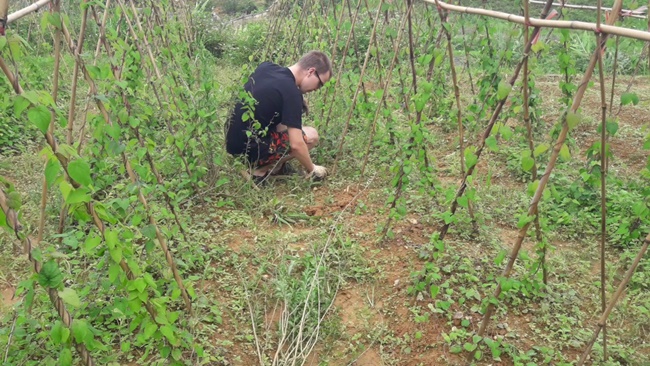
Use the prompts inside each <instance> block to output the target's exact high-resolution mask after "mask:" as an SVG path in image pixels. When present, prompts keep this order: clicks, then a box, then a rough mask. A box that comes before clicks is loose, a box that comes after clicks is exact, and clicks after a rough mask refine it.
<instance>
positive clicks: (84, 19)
mask: <svg viewBox="0 0 650 366" xmlns="http://www.w3.org/2000/svg"><path fill="white" fill-rule="evenodd" d="M81 4H82V5H81V7H82V8H83V12H82V13H81V29H80V30H79V39H78V40H77V48H76V49H75V50H74V56H75V63H74V71H73V72H72V91H71V95H70V110H69V112H68V134H67V135H66V143H67V144H68V145H72V142H73V140H72V131H73V129H74V120H75V107H76V103H77V81H78V77H79V62H80V60H81V57H80V55H81V51H82V50H83V44H84V38H85V36H86V24H87V20H88V7H87V6H84V4H86V0H82V2H81Z"/></svg>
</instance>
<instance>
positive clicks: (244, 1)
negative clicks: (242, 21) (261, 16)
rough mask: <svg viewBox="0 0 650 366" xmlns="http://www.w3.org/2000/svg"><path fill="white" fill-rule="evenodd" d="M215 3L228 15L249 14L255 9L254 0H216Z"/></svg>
mask: <svg viewBox="0 0 650 366" xmlns="http://www.w3.org/2000/svg"><path fill="white" fill-rule="evenodd" d="M215 5H216V6H217V7H219V8H221V10H222V11H223V12H224V13H226V14H229V15H236V14H250V13H252V12H254V11H256V10H257V5H256V4H255V1H254V0H218V1H216V3H215Z"/></svg>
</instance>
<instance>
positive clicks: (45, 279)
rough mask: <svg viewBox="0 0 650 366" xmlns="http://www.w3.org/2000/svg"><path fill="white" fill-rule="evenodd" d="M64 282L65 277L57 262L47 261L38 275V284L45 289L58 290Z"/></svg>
mask: <svg viewBox="0 0 650 366" xmlns="http://www.w3.org/2000/svg"><path fill="white" fill-rule="evenodd" d="M62 282H63V275H62V274H61V270H59V265H58V264H57V263H56V262H55V261H52V260H50V261H47V262H45V264H43V266H42V267H41V271H40V272H39V274H38V283H39V284H40V285H41V286H43V287H45V288H57V287H59V286H60V285H61V283H62Z"/></svg>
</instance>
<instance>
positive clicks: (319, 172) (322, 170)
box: [307, 164, 327, 179]
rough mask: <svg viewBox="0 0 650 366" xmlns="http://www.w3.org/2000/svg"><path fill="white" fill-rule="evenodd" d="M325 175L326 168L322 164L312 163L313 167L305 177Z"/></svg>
mask: <svg viewBox="0 0 650 366" xmlns="http://www.w3.org/2000/svg"><path fill="white" fill-rule="evenodd" d="M326 176H327V169H325V167H324V166H320V165H316V164H314V169H313V170H312V171H311V172H310V173H309V174H307V178H316V179H323V178H325V177H326Z"/></svg>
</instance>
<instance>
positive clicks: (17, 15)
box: [5, 0, 52, 24]
mask: <svg viewBox="0 0 650 366" xmlns="http://www.w3.org/2000/svg"><path fill="white" fill-rule="evenodd" d="M5 1H8V0H5ZM51 1H52V0H39V1H37V2H35V3H33V4H32V5H29V6H26V7H24V8H22V9H20V10H18V11H15V12H13V13H11V14H9V16H7V24H10V23H13V22H15V21H16V20H18V19H20V18H22V17H24V16H25V15H28V14H30V13H33V12H35V11H37V10H38V9H40V8H42V7H44V6H45V5H47V4H48V3H50V2H51Z"/></svg>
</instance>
